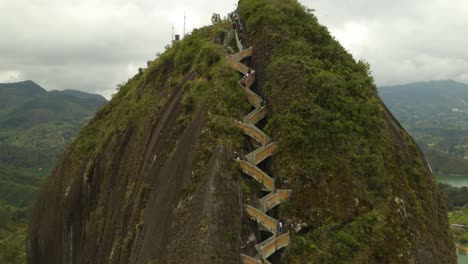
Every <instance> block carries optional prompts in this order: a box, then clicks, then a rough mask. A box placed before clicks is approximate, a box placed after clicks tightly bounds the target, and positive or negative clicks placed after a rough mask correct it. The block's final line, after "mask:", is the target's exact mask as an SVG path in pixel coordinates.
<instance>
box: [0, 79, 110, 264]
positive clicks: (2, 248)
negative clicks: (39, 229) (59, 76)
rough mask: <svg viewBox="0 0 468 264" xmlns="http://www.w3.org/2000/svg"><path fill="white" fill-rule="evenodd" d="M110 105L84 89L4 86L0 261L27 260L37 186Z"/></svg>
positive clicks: (0, 94) (0, 95)
mask: <svg viewBox="0 0 468 264" xmlns="http://www.w3.org/2000/svg"><path fill="white" fill-rule="evenodd" d="M105 103H106V100H105V99H104V98H103V97H102V96H99V95H92V94H87V93H83V92H78V91H72V90H65V91H51V92H47V91H46V90H45V89H43V88H42V87H40V86H39V85H37V84H36V83H34V82H32V81H26V82H20V83H6V84H0V263H16V261H21V259H23V260H24V257H25V250H24V248H23V245H24V237H25V229H26V219H27V215H28V213H29V208H30V206H31V204H32V202H33V200H34V197H35V194H36V191H37V189H38V188H39V186H40V184H41V182H42V181H43V180H44V178H45V176H47V175H48V174H49V172H50V171H51V169H52V167H53V166H55V163H56V161H57V160H58V159H59V158H60V156H61V155H62V152H63V151H64V149H65V146H66V144H67V143H69V142H70V141H71V140H72V139H73V138H74V137H75V136H76V135H77V134H78V132H79V130H80V128H81V127H82V126H83V125H84V124H85V123H86V122H87V121H88V120H89V119H90V118H91V117H92V116H93V114H94V112H95V111H96V110H97V109H98V108H99V107H101V106H102V105H104V104H105ZM2 261H6V262H2Z"/></svg>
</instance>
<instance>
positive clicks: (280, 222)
mask: <svg viewBox="0 0 468 264" xmlns="http://www.w3.org/2000/svg"><path fill="white" fill-rule="evenodd" d="M278 225H279V228H278V229H279V233H280V234H281V233H283V221H282V220H281V219H280V220H279V223H278Z"/></svg>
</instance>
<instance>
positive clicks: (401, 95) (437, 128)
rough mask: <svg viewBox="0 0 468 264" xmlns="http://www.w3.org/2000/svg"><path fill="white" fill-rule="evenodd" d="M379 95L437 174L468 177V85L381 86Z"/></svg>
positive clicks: (435, 82) (453, 83)
mask: <svg viewBox="0 0 468 264" xmlns="http://www.w3.org/2000/svg"><path fill="white" fill-rule="evenodd" d="M379 94H380V95H381V96H382V99H383V100H384V102H385V104H386V105H387V106H388V107H389V108H390V110H391V111H392V113H393V114H395V117H396V118H397V119H398V120H399V121H400V122H401V124H402V125H403V126H404V127H405V128H406V129H408V131H409V133H410V134H411V136H412V137H413V138H414V139H415V140H416V142H417V143H418V145H419V146H420V147H421V149H422V150H423V151H424V153H425V154H426V157H427V158H428V160H429V162H430V164H431V167H432V169H433V170H434V172H435V174H437V175H468V85H467V84H463V83H457V82H454V81H432V82H423V83H412V84H406V85H399V86H388V87H380V88H379Z"/></svg>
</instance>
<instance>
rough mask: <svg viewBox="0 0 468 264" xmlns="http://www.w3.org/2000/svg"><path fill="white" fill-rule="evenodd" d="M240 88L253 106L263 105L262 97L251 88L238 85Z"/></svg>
mask: <svg viewBox="0 0 468 264" xmlns="http://www.w3.org/2000/svg"><path fill="white" fill-rule="evenodd" d="M240 88H241V89H242V90H243V91H244V94H245V96H246V97H247V101H249V103H250V104H251V105H253V106H254V107H255V108H259V107H261V106H262V105H263V99H262V98H261V97H260V96H258V95H257V94H256V93H254V92H253V91H252V90H250V89H247V88H245V87H243V86H242V85H240Z"/></svg>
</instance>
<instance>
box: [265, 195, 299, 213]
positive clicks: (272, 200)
mask: <svg viewBox="0 0 468 264" xmlns="http://www.w3.org/2000/svg"><path fill="white" fill-rule="evenodd" d="M291 193H292V190H276V191H274V192H272V193H270V194H268V195H266V196H263V198H261V199H260V200H259V204H260V208H261V210H262V211H263V212H264V213H266V212H268V211H270V210H271V209H273V208H275V207H276V206H278V205H279V204H281V203H283V202H285V201H287V200H288V199H289V197H291Z"/></svg>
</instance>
